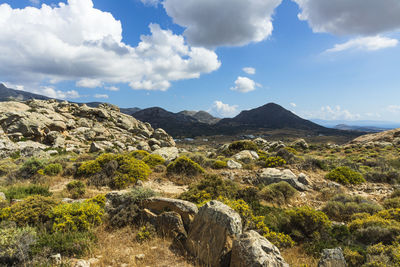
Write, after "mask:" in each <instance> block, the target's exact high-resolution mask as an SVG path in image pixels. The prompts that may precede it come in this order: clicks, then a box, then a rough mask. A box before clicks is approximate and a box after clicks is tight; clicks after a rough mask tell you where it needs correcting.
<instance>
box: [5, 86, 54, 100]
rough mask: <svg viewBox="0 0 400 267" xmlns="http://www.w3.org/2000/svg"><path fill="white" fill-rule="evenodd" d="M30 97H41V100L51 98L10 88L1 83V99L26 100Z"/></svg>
mask: <svg viewBox="0 0 400 267" xmlns="http://www.w3.org/2000/svg"><path fill="white" fill-rule="evenodd" d="M29 99H39V100H48V99H50V98H49V97H47V96H43V95H38V94H33V93H29V92H25V91H22V90H15V89H11V88H8V87H7V86H5V85H4V84H2V83H0V101H1V102H4V101H10V100H19V101H26V100H29Z"/></svg>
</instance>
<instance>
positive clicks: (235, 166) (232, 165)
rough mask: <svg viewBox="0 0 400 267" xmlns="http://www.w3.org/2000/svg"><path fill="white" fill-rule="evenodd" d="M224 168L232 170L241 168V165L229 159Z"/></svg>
mask: <svg viewBox="0 0 400 267" xmlns="http://www.w3.org/2000/svg"><path fill="white" fill-rule="evenodd" d="M226 166H227V167H228V169H232V170H233V169H241V168H243V166H242V164H240V163H239V162H237V161H234V160H232V159H230V160H228V161H227V162H226Z"/></svg>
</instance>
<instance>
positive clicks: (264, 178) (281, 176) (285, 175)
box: [257, 168, 309, 191]
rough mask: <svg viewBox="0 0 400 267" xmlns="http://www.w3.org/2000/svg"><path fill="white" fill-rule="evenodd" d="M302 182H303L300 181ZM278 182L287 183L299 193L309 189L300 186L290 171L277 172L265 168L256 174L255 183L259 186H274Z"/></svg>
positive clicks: (277, 170) (273, 169) (274, 169)
mask: <svg viewBox="0 0 400 267" xmlns="http://www.w3.org/2000/svg"><path fill="white" fill-rule="evenodd" d="M302 181H303V180H302ZM279 182H287V183H288V184H290V185H291V186H293V187H294V188H295V189H297V190H299V191H307V190H308V189H309V188H308V187H307V186H306V185H305V184H302V183H301V182H300V181H299V180H298V177H297V176H296V175H295V174H294V173H293V172H292V171H291V170H288V169H286V170H279V169H276V168H266V169H263V170H261V172H260V173H259V174H258V179H257V183H259V184H265V185H269V184H274V183H279Z"/></svg>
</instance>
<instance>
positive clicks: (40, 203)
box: [5, 195, 57, 226]
mask: <svg viewBox="0 0 400 267" xmlns="http://www.w3.org/2000/svg"><path fill="white" fill-rule="evenodd" d="M56 205H57V203H56V201H55V200H54V199H52V198H50V197H44V196H39V195H35V196H30V197H27V198H26V199H24V200H23V201H21V202H17V203H15V204H13V205H11V206H10V207H8V208H5V209H8V211H9V217H8V218H7V219H8V220H10V221H14V222H16V223H17V225H19V226H26V225H32V226H38V225H41V224H44V223H46V222H48V221H49V220H50V214H49V213H50V211H51V210H52V208H53V207H54V206H56Z"/></svg>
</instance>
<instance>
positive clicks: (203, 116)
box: [178, 110, 221, 124]
mask: <svg viewBox="0 0 400 267" xmlns="http://www.w3.org/2000/svg"><path fill="white" fill-rule="evenodd" d="M178 114H183V115H185V116H189V117H192V118H195V119H196V120H197V121H198V122H201V123H206V124H216V123H217V122H219V121H220V120H221V119H220V118H216V117H214V116H212V115H211V114H210V113H208V112H205V111H202V110H200V111H189V110H184V111H181V112H179V113H178Z"/></svg>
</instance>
